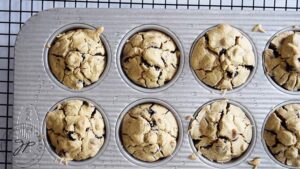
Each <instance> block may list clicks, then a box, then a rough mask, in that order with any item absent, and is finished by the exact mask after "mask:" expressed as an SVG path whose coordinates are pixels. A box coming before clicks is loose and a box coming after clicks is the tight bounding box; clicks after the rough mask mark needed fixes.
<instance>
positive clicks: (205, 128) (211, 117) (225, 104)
mask: <svg viewBox="0 0 300 169" xmlns="http://www.w3.org/2000/svg"><path fill="white" fill-rule="evenodd" d="M189 141H190V144H191V147H192V150H193V151H194V153H195V154H196V155H197V156H198V157H199V159H200V160H201V161H203V162H204V163H205V164H207V165H209V166H212V167H215V168H229V167H233V166H236V165H238V164H240V163H241V162H243V161H245V160H246V158H247V157H248V156H249V155H250V154H251V152H252V150H253V148H254V146H255V142H256V124H255V121H254V119H253V117H252V115H251V114H250V112H249V111H248V110H247V109H246V108H245V107H243V106H242V105H240V104H239V103H237V102H235V101H232V100H225V99H216V100H212V101H210V102H207V103H205V104H204V105H203V106H201V107H200V108H199V109H198V110H197V111H196V112H195V114H194V116H193V119H192V120H191V121H190V124H189Z"/></svg>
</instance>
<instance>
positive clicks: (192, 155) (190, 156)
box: [188, 153, 197, 160]
mask: <svg viewBox="0 0 300 169" xmlns="http://www.w3.org/2000/svg"><path fill="white" fill-rule="evenodd" d="M188 158H189V159H190V160H197V155H196V154H195V153H192V154H191V155H189V157H188Z"/></svg>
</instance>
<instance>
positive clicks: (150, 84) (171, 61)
mask: <svg viewBox="0 0 300 169" xmlns="http://www.w3.org/2000/svg"><path fill="white" fill-rule="evenodd" d="M179 57H180V51H179V50H178V48H177V46H176V44H175V43H174V41H173V40H172V39H171V38H170V37H169V36H168V35H166V34H164V33H162V32H159V31H156V30H149V31H145V32H138V33H136V34H135V35H133V36H132V37H131V38H129V40H128V41H127V42H126V43H125V45H124V48H123V50H122V55H121V64H122V69H123V71H124V72H125V74H126V76H127V77H128V78H129V79H130V80H131V81H132V82H133V83H134V84H136V85H138V86H141V87H144V88H158V87H161V86H164V85H165V84H167V83H168V82H169V81H170V80H172V79H173V78H174V76H175V74H176V72H177V70H178V66H179Z"/></svg>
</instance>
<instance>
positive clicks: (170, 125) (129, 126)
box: [120, 103, 178, 162]
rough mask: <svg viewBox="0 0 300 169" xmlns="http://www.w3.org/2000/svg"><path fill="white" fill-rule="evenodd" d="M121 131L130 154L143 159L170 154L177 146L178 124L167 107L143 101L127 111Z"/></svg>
mask: <svg viewBox="0 0 300 169" xmlns="http://www.w3.org/2000/svg"><path fill="white" fill-rule="evenodd" d="M120 135H121V139H122V144H123V147H124V148H125V149H126V150H127V152H128V153H129V154H131V155H132V156H133V157H135V158H136V159H139V160H142V161H146V162H154V161H158V160H160V159H163V158H166V157H169V156H171V155H172V153H173V152H174V150H175V149H176V145H177V138H178V124H177V121H176V119H175V117H174V115H173V114H172V112H170V111H169V110H168V109H167V108H165V107H163V106H161V105H159V104H155V103H144V104H140V105H137V106H135V107H134V108H132V109H131V110H129V111H128V112H127V113H126V115H125V116H124V118H123V120H122V124H121V132H120Z"/></svg>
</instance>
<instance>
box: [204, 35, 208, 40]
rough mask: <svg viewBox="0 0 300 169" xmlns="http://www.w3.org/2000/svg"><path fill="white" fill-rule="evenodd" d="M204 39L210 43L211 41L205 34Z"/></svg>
mask: <svg viewBox="0 0 300 169" xmlns="http://www.w3.org/2000/svg"><path fill="white" fill-rule="evenodd" d="M204 38H205V40H206V42H208V41H209V39H208V35H207V34H205V35H204Z"/></svg>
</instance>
